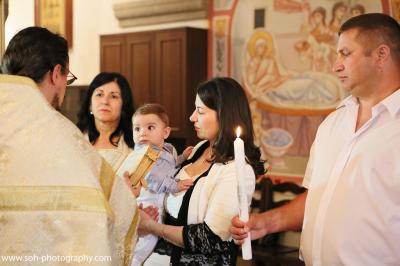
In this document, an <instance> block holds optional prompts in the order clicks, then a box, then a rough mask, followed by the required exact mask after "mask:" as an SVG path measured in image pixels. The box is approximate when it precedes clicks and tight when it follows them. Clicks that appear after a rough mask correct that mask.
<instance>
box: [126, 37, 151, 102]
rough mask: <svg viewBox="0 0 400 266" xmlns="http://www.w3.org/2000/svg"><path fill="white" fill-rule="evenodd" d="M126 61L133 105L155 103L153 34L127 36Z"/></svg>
mask: <svg viewBox="0 0 400 266" xmlns="http://www.w3.org/2000/svg"><path fill="white" fill-rule="evenodd" d="M126 47H127V53H126V61H127V72H128V77H129V81H130V83H131V86H132V88H133V95H134V98H135V104H136V105H137V106H140V105H142V104H144V103H149V102H155V95H154V93H153V88H154V85H155V82H154V78H155V69H154V34H153V33H134V34H130V35H128V36H127V40H126Z"/></svg>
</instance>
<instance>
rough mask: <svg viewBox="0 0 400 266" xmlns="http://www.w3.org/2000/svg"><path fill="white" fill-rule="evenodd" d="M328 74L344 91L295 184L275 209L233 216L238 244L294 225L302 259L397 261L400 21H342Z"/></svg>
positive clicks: (384, 18) (399, 224) (324, 262)
mask: <svg viewBox="0 0 400 266" xmlns="http://www.w3.org/2000/svg"><path fill="white" fill-rule="evenodd" d="M337 54H338V55H337V60H336V62H335V64H334V66H333V70H334V72H335V73H336V74H337V76H338V78H339V79H340V81H341V83H342V85H343V87H344V88H345V89H347V90H348V91H349V92H350V93H351V96H349V97H348V98H347V99H345V100H344V101H343V102H342V103H341V104H340V105H339V106H338V107H337V109H336V111H335V112H333V113H331V114H330V115H329V116H328V117H327V118H326V119H325V121H324V122H323V123H322V124H321V125H320V127H319V129H318V132H317V135H316V138H315V141H314V144H313V147H312V148H311V153H310V160H309V163H308V166H307V171H306V174H305V177H304V182H303V185H304V187H306V188H307V189H308V191H307V192H305V193H304V194H302V195H300V196H299V197H297V198H296V199H295V200H293V201H292V202H291V203H289V204H287V205H286V206H283V207H281V208H278V209H274V210H271V211H267V212H264V213H261V214H254V215H252V216H251V218H250V220H249V222H248V223H247V224H245V223H242V222H241V221H239V219H238V218H237V217H236V218H234V219H233V220H232V227H231V233H232V234H233V237H234V238H235V239H236V241H237V242H238V243H241V242H242V239H243V238H244V237H245V236H246V235H247V232H250V233H251V237H252V238H253V239H256V238H260V237H262V236H264V235H266V234H269V233H273V232H279V231H284V230H300V229H302V237H301V246H300V257H301V258H302V259H303V260H304V262H305V263H306V265H400V244H399V239H400V163H399V161H400V90H399V87H400V75H399V74H400V26H399V24H398V23H397V22H396V21H395V20H394V19H393V18H391V17H390V16H388V15H385V14H365V15H360V16H357V17H353V18H351V19H349V20H348V21H346V22H345V23H344V24H343V25H342V26H341V29H340V31H339V40H338V48H337Z"/></svg>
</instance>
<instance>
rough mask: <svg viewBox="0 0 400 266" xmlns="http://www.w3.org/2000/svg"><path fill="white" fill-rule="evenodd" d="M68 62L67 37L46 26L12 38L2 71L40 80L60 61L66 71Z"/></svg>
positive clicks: (5, 54) (25, 30)
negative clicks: (51, 30)
mask: <svg viewBox="0 0 400 266" xmlns="http://www.w3.org/2000/svg"><path fill="white" fill-rule="evenodd" d="M68 61H69V58H68V43H67V41H66V40H65V39H64V38H63V37H61V36H59V35H57V34H54V33H52V32H50V31H49V30H47V29H46V28H41V27H28V28H25V29H23V30H21V31H19V32H18V33H17V34H16V35H15V36H14V37H13V38H12V39H11V41H10V43H9V44H8V46H7V49H6V51H5V53H4V56H3V60H2V64H1V67H0V68H1V71H0V72H2V73H3V74H11V75H18V76H25V77H29V78H31V79H33V80H34V81H35V82H36V83H39V82H41V81H42V80H43V77H44V75H45V74H46V73H47V72H48V71H49V70H53V68H54V67H55V66H56V65H57V64H60V65H61V71H62V73H63V74H65V72H66V67H67V64H68Z"/></svg>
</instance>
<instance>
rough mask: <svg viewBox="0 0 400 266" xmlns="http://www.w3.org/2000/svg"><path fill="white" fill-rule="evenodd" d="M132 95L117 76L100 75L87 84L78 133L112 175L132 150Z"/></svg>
mask: <svg viewBox="0 0 400 266" xmlns="http://www.w3.org/2000/svg"><path fill="white" fill-rule="evenodd" d="M133 112H134V108H133V101H132V93H131V88H130V86H129V83H128V81H127V80H126V78H125V77H124V76H122V75H121V74H119V73H113V72H102V73H100V74H98V75H97V76H96V77H95V78H94V79H93V81H92V82H91V83H90V85H89V88H88V90H87V93H86V96H85V99H84V101H83V105H82V107H81V110H80V111H79V113H78V123H77V126H78V127H79V129H80V130H81V131H82V132H83V133H85V134H86V135H87V137H88V139H89V141H90V142H91V143H92V144H93V146H94V147H95V148H96V149H97V150H98V152H99V153H100V154H101V155H102V156H103V157H104V158H105V159H106V160H107V161H108V162H109V163H110V165H111V166H112V167H113V169H114V170H115V171H116V170H117V169H118V168H119V166H120V165H121V163H122V162H123V161H124V159H125V158H126V156H127V155H128V153H129V152H130V151H131V149H133V146H134V143H133V133H132V121H131V118H132V115H133Z"/></svg>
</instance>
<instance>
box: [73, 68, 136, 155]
mask: <svg viewBox="0 0 400 266" xmlns="http://www.w3.org/2000/svg"><path fill="white" fill-rule="evenodd" d="M113 81H114V82H116V83H117V84H118V86H119V88H120V90H121V98H122V110H121V119H120V122H119V125H118V127H117V129H116V130H115V131H114V132H113V133H112V134H111V136H110V142H111V143H112V144H113V145H114V146H118V142H115V141H113V139H114V138H115V137H117V136H120V135H123V136H124V141H125V143H126V144H127V145H128V146H129V147H131V148H133V147H134V143H133V131H132V120H131V119H132V115H133V112H134V104H133V99H132V98H133V97H132V93H131V87H130V86H129V82H128V81H127V80H126V78H125V77H124V76H122V75H121V74H119V73H115V72H101V73H99V74H98V75H97V76H96V77H95V78H94V79H93V81H92V82H91V83H90V85H89V88H88V89H87V91H86V95H85V98H84V100H83V104H82V106H81V109H80V110H79V112H78V123H77V126H78V128H79V129H80V130H81V131H82V132H87V133H88V136H89V141H90V142H91V143H94V142H95V141H96V139H97V138H98V137H99V135H100V133H99V131H98V130H97V129H96V125H95V123H94V116H93V115H91V114H90V105H91V100H92V95H93V92H94V91H95V89H97V88H98V87H100V86H102V85H104V84H107V83H109V82H113Z"/></svg>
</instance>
